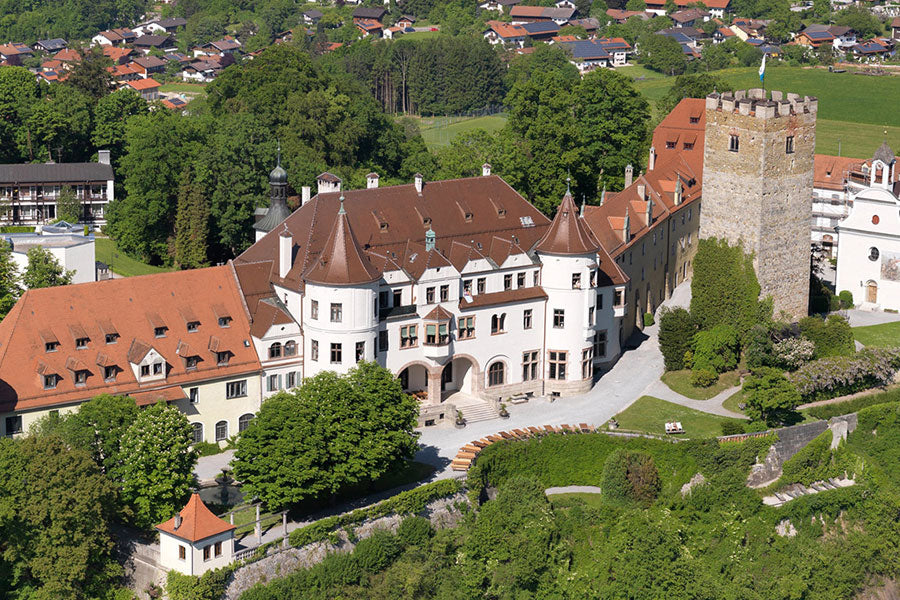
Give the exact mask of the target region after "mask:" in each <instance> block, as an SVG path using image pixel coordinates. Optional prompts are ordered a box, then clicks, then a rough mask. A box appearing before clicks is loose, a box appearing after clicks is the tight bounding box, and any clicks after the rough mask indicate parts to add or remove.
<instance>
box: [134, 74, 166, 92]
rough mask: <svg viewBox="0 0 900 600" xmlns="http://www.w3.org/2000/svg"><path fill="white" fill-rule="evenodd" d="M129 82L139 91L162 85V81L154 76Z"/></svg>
mask: <svg viewBox="0 0 900 600" xmlns="http://www.w3.org/2000/svg"><path fill="white" fill-rule="evenodd" d="M127 84H128V86H129V87H131V88H132V89H135V90H137V91H143V90H150V89H154V88H158V87H159V86H160V83H159V82H158V81H156V80H155V79H153V78H152V77H148V78H147V79H136V80H135V81H129V82H128V83H127Z"/></svg>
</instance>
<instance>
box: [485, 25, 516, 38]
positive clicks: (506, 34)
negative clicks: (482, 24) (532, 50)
mask: <svg viewBox="0 0 900 600" xmlns="http://www.w3.org/2000/svg"><path fill="white" fill-rule="evenodd" d="M487 26H488V27H490V28H491V30H492V31H493V32H494V33H496V34H497V35H499V36H500V37H501V38H503V39H510V38H517V37H525V29H523V28H522V26H521V25H510V24H509V23H504V22H502V21H488V22H487Z"/></svg>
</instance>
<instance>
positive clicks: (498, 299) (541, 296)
mask: <svg viewBox="0 0 900 600" xmlns="http://www.w3.org/2000/svg"><path fill="white" fill-rule="evenodd" d="M546 299H547V292H545V291H544V288H542V287H540V286H536V287H524V288H519V289H516V290H506V291H503V292H492V293H490V294H476V295H474V296H472V301H471V302H467V301H466V299H465V298H463V299H461V300H460V301H459V308H460V310H466V309H467V308H481V307H482V306H494V305H495V304H509V303H511V302H524V301H526V300H546Z"/></svg>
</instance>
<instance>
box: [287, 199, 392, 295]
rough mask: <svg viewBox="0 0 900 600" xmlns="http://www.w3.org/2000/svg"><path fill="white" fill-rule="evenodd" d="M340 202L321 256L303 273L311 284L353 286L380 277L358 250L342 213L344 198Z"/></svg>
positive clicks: (345, 214)
mask: <svg viewBox="0 0 900 600" xmlns="http://www.w3.org/2000/svg"><path fill="white" fill-rule="evenodd" d="M341 200H342V202H341V209H340V210H339V211H338V214H337V219H335V222H334V229H332V230H331V235H329V236H328V241H326V242H325V247H324V248H322V253H321V254H320V255H319V257H318V258H317V259H316V262H315V263H314V264H313V266H312V268H311V269H310V270H309V271H308V272H307V273H306V277H305V279H306V280H307V281H309V282H311V283H322V284H327V285H354V284H362V283H371V282H372V281H375V280H376V279H378V278H379V277H380V276H381V275H380V274H379V273H378V270H377V269H375V267H374V266H372V264H371V263H370V262H369V261H368V259H366V257H365V256H364V255H363V253H362V250H360V249H359V244H358V243H357V241H356V237H355V236H354V235H353V230H352V229H350V220H349V219H348V218H347V213H346V212H345V211H344V204H343V197H342V198H341Z"/></svg>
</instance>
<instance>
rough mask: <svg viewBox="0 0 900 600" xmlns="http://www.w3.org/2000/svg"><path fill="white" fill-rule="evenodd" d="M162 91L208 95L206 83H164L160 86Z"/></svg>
mask: <svg viewBox="0 0 900 600" xmlns="http://www.w3.org/2000/svg"><path fill="white" fill-rule="evenodd" d="M159 91H160V92H175V93H176V94H194V95H200V96H203V95H206V84H205V83H164V84H163V85H161V86H159Z"/></svg>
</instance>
